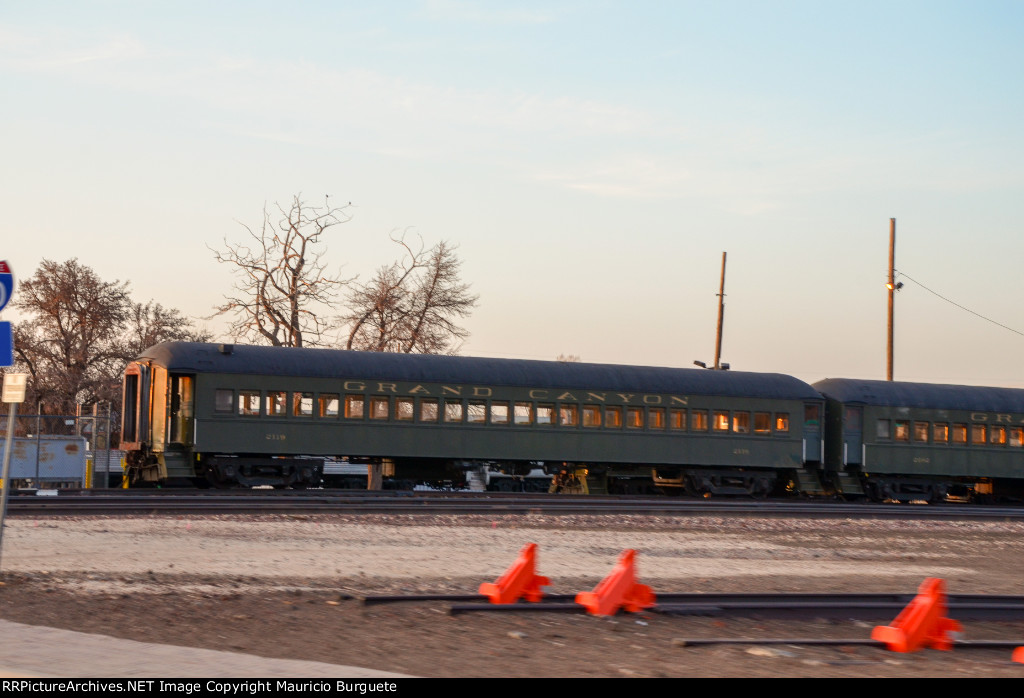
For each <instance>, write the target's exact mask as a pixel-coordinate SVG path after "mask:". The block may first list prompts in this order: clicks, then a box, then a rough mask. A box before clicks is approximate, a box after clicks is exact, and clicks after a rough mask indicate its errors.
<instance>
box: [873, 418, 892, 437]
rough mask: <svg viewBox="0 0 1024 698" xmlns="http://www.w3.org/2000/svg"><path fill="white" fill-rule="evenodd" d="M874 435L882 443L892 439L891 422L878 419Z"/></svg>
mask: <svg viewBox="0 0 1024 698" xmlns="http://www.w3.org/2000/svg"><path fill="white" fill-rule="evenodd" d="M875 435H876V436H877V437H878V438H879V439H880V440H882V441H888V440H889V439H891V438H892V422H891V421H889V420H888V419H879V420H878V426H877V427H875Z"/></svg>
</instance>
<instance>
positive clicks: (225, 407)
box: [132, 376, 235, 412]
mask: <svg viewBox="0 0 1024 698" xmlns="http://www.w3.org/2000/svg"><path fill="white" fill-rule="evenodd" d="M132 377H133V378H134V377H135V376H132ZM234 404H235V391H234V390H223V389H220V388H218V389H217V390H216V391H214V393H213V409H214V411H215V412H230V411H231V410H232V409H234Z"/></svg>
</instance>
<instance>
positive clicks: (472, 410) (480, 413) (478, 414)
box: [466, 400, 487, 424]
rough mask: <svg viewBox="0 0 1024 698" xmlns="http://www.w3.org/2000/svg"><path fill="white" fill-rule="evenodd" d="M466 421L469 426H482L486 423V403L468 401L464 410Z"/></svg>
mask: <svg viewBox="0 0 1024 698" xmlns="http://www.w3.org/2000/svg"><path fill="white" fill-rule="evenodd" d="M466 421H467V422H469V423H470V424H483V423H485V422H486V421H487V403H486V402H484V401H483V400H470V401H469V409H467V410H466Z"/></svg>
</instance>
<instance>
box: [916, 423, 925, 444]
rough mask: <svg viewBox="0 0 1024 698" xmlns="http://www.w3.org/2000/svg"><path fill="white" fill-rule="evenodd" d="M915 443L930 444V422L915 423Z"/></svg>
mask: <svg viewBox="0 0 1024 698" xmlns="http://www.w3.org/2000/svg"><path fill="white" fill-rule="evenodd" d="M914 441H923V442H924V443H928V422H914Z"/></svg>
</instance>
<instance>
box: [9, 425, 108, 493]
mask: <svg viewBox="0 0 1024 698" xmlns="http://www.w3.org/2000/svg"><path fill="white" fill-rule="evenodd" d="M7 419H8V416H7V415H6V414H5V415H2V416H0V434H6V433H7ZM114 419H115V418H114V416H113V415H111V414H109V413H108V414H104V415H96V414H93V415H49V414H28V415H21V414H19V415H17V417H16V418H15V425H14V433H15V438H14V443H13V450H12V453H11V471H10V474H9V476H10V477H9V479H10V481H11V483H10V484H11V487H12V488H14V489H18V488H33V487H34V488H40V489H54V488H63V487H75V488H78V487H82V488H85V487H92V488H105V487H120V486H121V485H122V476H123V473H124V470H123V464H124V460H123V458H124V455H123V453H122V452H121V451H119V450H117V449H113V448H111V447H110V441H111V439H110V434H111V432H112V429H111V427H112V426H114ZM4 441H5V439H4V438H3V437H0V453H3V448H5V447H6V444H5V443H4Z"/></svg>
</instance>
